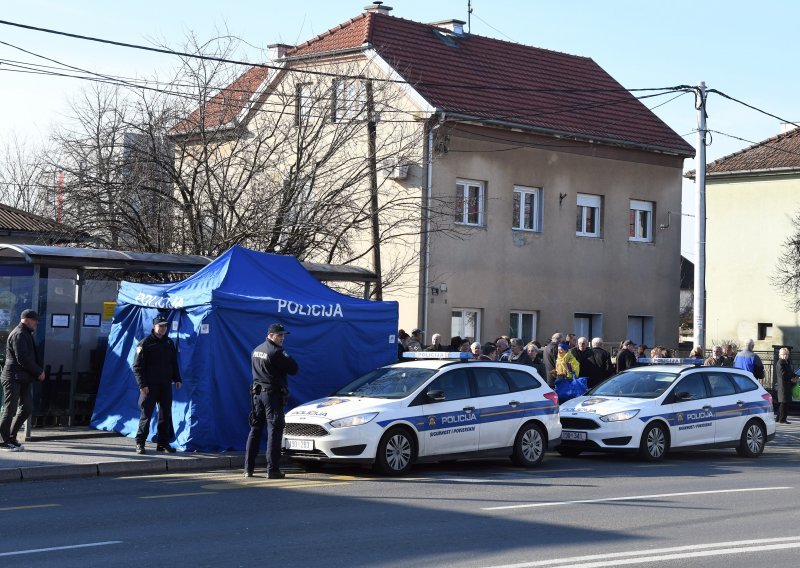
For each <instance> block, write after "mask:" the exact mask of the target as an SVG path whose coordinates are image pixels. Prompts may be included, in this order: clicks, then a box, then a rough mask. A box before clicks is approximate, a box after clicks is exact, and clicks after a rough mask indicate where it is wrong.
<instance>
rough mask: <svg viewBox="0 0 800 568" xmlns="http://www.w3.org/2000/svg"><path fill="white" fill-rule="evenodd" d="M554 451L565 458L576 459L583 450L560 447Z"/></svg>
mask: <svg viewBox="0 0 800 568" xmlns="http://www.w3.org/2000/svg"><path fill="white" fill-rule="evenodd" d="M556 451H557V452H558V453H559V454H561V455H562V456H564V457H565V458H577V457H578V456H579V455H581V454H582V453H583V450H582V449H580V448H564V447H560V446H559V447H558V448H556Z"/></svg>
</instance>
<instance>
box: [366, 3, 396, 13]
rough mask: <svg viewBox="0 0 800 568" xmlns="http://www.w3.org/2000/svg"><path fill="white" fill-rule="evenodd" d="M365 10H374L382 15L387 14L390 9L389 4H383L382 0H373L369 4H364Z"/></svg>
mask: <svg viewBox="0 0 800 568" xmlns="http://www.w3.org/2000/svg"><path fill="white" fill-rule="evenodd" d="M364 11H365V12H375V13H376V14H383V15H384V16H388V15H389V12H391V11H392V7H391V6H384V5H383V2H373V3H372V4H370V5H369V6H364Z"/></svg>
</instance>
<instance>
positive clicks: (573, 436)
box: [561, 430, 586, 442]
mask: <svg viewBox="0 0 800 568" xmlns="http://www.w3.org/2000/svg"><path fill="white" fill-rule="evenodd" d="M561 439H562V440H576V441H578V442H585V441H586V432H573V431H571V430H562V431H561Z"/></svg>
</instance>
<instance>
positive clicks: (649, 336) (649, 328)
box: [628, 315, 656, 347]
mask: <svg viewBox="0 0 800 568" xmlns="http://www.w3.org/2000/svg"><path fill="white" fill-rule="evenodd" d="M634 327H635V328H637V329H635V330H634ZM628 339H630V340H631V341H633V342H634V343H636V344H637V345H638V344H641V343H644V344H645V345H647V346H648V347H653V346H654V345H655V342H656V318H655V317H654V316H642V315H629V316H628Z"/></svg>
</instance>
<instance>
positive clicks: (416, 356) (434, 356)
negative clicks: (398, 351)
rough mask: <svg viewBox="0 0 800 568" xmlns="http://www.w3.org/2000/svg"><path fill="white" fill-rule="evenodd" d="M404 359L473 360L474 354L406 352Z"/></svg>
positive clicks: (459, 352)
mask: <svg viewBox="0 0 800 568" xmlns="http://www.w3.org/2000/svg"><path fill="white" fill-rule="evenodd" d="M403 359H472V353H466V352H463V351H406V352H405V353H403Z"/></svg>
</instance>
